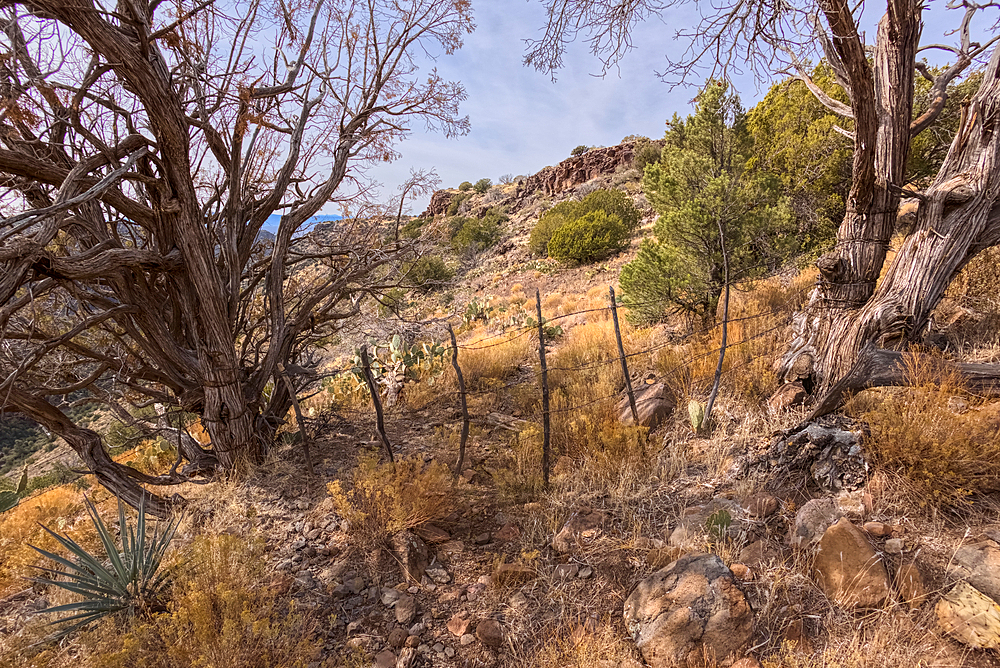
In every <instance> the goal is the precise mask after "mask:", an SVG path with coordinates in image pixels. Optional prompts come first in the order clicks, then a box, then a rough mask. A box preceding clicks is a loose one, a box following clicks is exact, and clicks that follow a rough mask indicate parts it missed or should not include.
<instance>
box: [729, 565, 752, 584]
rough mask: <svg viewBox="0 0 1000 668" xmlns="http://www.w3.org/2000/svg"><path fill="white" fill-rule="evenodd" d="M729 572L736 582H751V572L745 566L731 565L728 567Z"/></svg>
mask: <svg viewBox="0 0 1000 668" xmlns="http://www.w3.org/2000/svg"><path fill="white" fill-rule="evenodd" d="M729 570H731V571H732V572H733V575H735V576H736V579H737V580H743V581H744V582H749V581H750V580H753V571H752V570H750V567H749V566H747V565H746V564H733V565H732V566H730V567H729Z"/></svg>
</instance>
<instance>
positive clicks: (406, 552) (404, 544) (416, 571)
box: [392, 531, 430, 584]
mask: <svg viewBox="0 0 1000 668" xmlns="http://www.w3.org/2000/svg"><path fill="white" fill-rule="evenodd" d="M392 552H393V554H394V555H395V557H396V560H397V561H398V562H399V565H400V567H401V568H402V569H403V577H404V578H407V579H409V580H412V581H413V582H416V583H417V584H420V581H421V580H422V579H423V577H424V573H425V571H426V570H427V565H428V564H429V563H430V561H429V555H428V553H427V544H426V543H425V542H424V541H422V540H420V538H418V537H417V536H416V535H414V534H413V533H412V532H410V531H400V532H399V533H397V534H396V535H395V536H393V537H392Z"/></svg>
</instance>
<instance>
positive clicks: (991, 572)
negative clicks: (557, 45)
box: [948, 540, 1000, 603]
mask: <svg viewBox="0 0 1000 668" xmlns="http://www.w3.org/2000/svg"><path fill="white" fill-rule="evenodd" d="M948 575H949V576H951V577H953V578H956V579H960V580H965V581H967V582H968V583H969V584H970V585H972V586H973V587H975V588H976V589H977V590H979V591H981V592H982V593H984V594H986V595H987V596H989V597H990V598H991V599H993V600H994V601H995V602H997V603H1000V546H998V545H997V544H996V543H995V542H993V541H992V540H987V541H983V542H981V543H974V544H972V545H965V546H963V547H960V548H959V549H958V551H957V552H955V556H954V557H953V558H952V560H951V565H950V566H949V568H948Z"/></svg>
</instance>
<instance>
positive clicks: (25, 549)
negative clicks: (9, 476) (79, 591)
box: [0, 476, 113, 598]
mask: <svg viewBox="0 0 1000 668" xmlns="http://www.w3.org/2000/svg"><path fill="white" fill-rule="evenodd" d="M88 478H89V476H88ZM90 482H91V484H93V480H92V479H91V480H90ZM90 497H91V499H92V500H94V501H95V503H96V504H97V505H98V508H99V509H101V510H106V509H107V508H109V507H110V504H111V503H113V501H110V500H109V499H110V495H109V494H108V493H107V492H105V491H104V490H103V489H100V488H98V489H94V490H93V492H91V494H90ZM83 509H84V506H83V493H82V492H81V490H80V489H79V488H78V486H76V485H72V484H70V485H63V486H61V487H54V488H52V489H48V490H46V491H44V492H42V493H41V494H37V495H35V496H33V497H30V498H27V499H23V500H22V501H21V503H20V504H19V505H18V506H17V507H16V508H14V509H12V510H9V511H7V512H6V513H4V514H3V515H0V598H3V597H4V596H6V595H8V594H11V593H13V592H15V591H20V590H22V589H24V588H25V586H26V583H25V582H24V580H23V578H25V577H28V576H34V575H36V573H35V572H34V571H33V569H32V566H34V565H36V564H38V563H40V561H44V559H43V558H42V557H40V556H39V554H38V553H37V552H35V551H34V550H33V549H31V547H30V545H35V546H37V547H40V548H42V549H45V550H49V551H57V552H58V551H59V546H58V543H57V542H56V540H55V539H54V538H52V537H51V536H50V535H48V533H46V532H45V530H44V529H42V525H45V526H47V527H50V528H52V529H53V530H55V531H58V532H59V533H62V534H64V535H67V536H69V537H70V538H72V539H73V540H75V541H77V542H78V543H80V544H81V545H83V546H84V547H86V548H88V549H93V548H96V547H97V545H98V540H97V535H96V533H95V532H94V527H93V524H91V523H90V521H89V520H87V519H86V515H85V514H84V512H83Z"/></svg>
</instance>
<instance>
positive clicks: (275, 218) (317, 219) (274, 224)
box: [264, 213, 343, 234]
mask: <svg viewBox="0 0 1000 668" xmlns="http://www.w3.org/2000/svg"><path fill="white" fill-rule="evenodd" d="M341 218H343V216H313V217H312V218H310V219H309V222H308V223H306V226H307V227H308V226H312V225H315V224H316V223H327V222H329V221H331V220H340V219H341ZM280 222H281V214H278V213H272V214H271V215H270V216H268V217H267V222H266V223H264V229H265V230H267V231H268V232H271V233H272V234H273V233H274V232H277V231H278V223H280Z"/></svg>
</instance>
